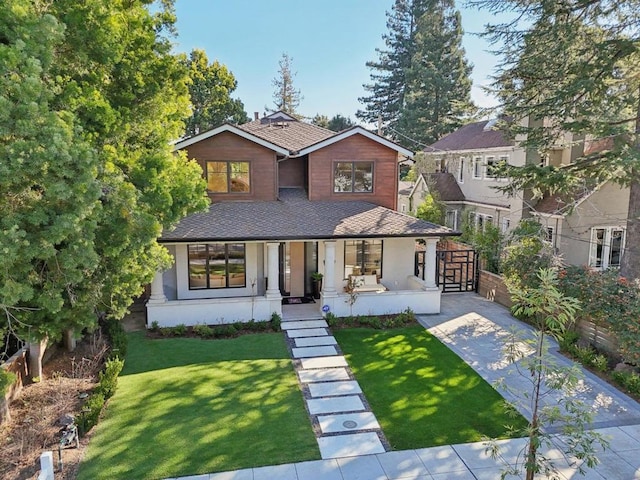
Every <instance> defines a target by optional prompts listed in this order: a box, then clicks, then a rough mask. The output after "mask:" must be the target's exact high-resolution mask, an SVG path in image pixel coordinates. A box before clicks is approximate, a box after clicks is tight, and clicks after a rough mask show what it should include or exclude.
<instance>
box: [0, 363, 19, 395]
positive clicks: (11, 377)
mask: <svg viewBox="0 0 640 480" xmlns="http://www.w3.org/2000/svg"><path fill="white" fill-rule="evenodd" d="M17 379H18V377H17V376H16V374H15V373H13V372H9V371H7V370H5V369H4V368H0V397H2V396H4V394H5V393H7V391H8V390H9V387H11V385H13V384H14V383H15V381H16V380H17Z"/></svg>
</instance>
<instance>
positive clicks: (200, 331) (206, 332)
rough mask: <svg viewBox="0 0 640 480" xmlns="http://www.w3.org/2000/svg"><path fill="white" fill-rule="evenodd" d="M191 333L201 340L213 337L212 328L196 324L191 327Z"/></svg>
mask: <svg viewBox="0 0 640 480" xmlns="http://www.w3.org/2000/svg"><path fill="white" fill-rule="evenodd" d="M193 333H195V334H196V335H198V336H199V337H203V338H208V337H213V328H211V327H209V326H208V325H203V324H198V325H195V326H194V327H193Z"/></svg>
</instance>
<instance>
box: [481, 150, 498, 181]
mask: <svg viewBox="0 0 640 480" xmlns="http://www.w3.org/2000/svg"><path fill="white" fill-rule="evenodd" d="M484 161H485V167H484V178H485V179H487V180H491V179H495V178H498V176H497V174H496V173H495V169H496V166H497V165H498V160H496V157H494V156H493V155H490V156H486V157H484Z"/></svg>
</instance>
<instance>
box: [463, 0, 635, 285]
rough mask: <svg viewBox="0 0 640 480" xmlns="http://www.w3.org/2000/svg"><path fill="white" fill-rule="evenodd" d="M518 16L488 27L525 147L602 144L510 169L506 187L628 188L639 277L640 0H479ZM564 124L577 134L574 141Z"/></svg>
mask: <svg viewBox="0 0 640 480" xmlns="http://www.w3.org/2000/svg"><path fill="white" fill-rule="evenodd" d="M473 4H474V5H477V6H480V7H483V8H487V9H489V10H490V11H492V12H509V13H511V14H512V15H510V17H512V18H515V20H513V21H511V22H508V23H504V24H498V25H490V26H488V29H487V31H486V35H487V36H488V37H489V38H490V39H491V40H492V41H494V42H496V43H498V44H500V53H501V54H502V61H501V63H500V64H499V66H498V70H497V73H496V76H495V82H494V85H493V87H494V91H495V93H496V94H497V96H498V98H499V100H500V102H501V108H502V109H503V110H504V112H505V113H507V114H509V115H511V116H512V117H514V118H515V119H529V121H528V122H525V123H524V125H523V124H522V123H520V122H514V123H513V125H512V133H513V134H514V135H516V134H521V135H523V136H524V138H526V141H525V142H524V144H523V146H525V147H527V148H529V149H530V150H532V151H537V152H542V153H544V152H547V151H550V150H551V149H553V148H557V146H558V145H564V146H572V145H574V144H575V143H581V142H582V141H583V140H584V139H585V138H587V139H588V138H592V139H594V140H596V141H599V143H600V145H601V147H602V148H599V149H596V150H594V151H592V152H591V153H589V151H587V152H586V154H585V155H583V156H582V157H580V158H578V159H577V160H576V161H575V162H573V163H572V164H569V165H563V166H560V167H553V166H548V167H543V166H540V165H539V164H538V163H533V162H532V163H531V164H529V165H526V166H525V167H523V168H509V169H508V171H507V172H505V173H506V174H507V175H509V176H510V177H511V178H512V181H511V182H510V185H509V186H508V187H507V188H506V190H507V191H518V190H522V189H524V188H534V189H535V190H537V191H538V192H539V193H542V192H544V191H545V190H547V191H550V192H558V191H559V192H562V191H571V190H572V189H573V188H575V187H576V186H578V185H583V184H585V183H586V184H593V183H594V182H602V181H605V180H611V181H614V182H616V183H618V184H621V185H625V186H628V187H629V188H630V200H629V210H628V215H627V233H626V235H627V237H626V242H625V246H626V248H625V251H624V253H623V256H622V264H621V270H620V271H621V274H622V275H624V276H627V277H631V278H640V95H639V93H640V81H639V79H640V38H638V31H639V30H640V1H639V0H590V1H570V0H563V1H547V0H528V1H526V2H522V1H520V0H476V1H474V2H473ZM565 132H570V133H572V134H573V138H574V139H575V140H574V143H571V144H567V143H566V137H565V136H564V134H565Z"/></svg>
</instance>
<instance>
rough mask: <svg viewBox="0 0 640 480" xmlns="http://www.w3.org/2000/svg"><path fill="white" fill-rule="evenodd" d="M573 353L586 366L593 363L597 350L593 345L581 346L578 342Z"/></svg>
mask: <svg viewBox="0 0 640 480" xmlns="http://www.w3.org/2000/svg"><path fill="white" fill-rule="evenodd" d="M571 354H572V355H574V356H575V357H576V358H577V359H578V361H579V362H580V363H582V364H583V365H585V366H590V365H593V360H594V359H595V357H596V351H595V349H594V348H593V347H592V346H591V345H587V346H581V345H577V344H576V345H574V346H573V348H572V350H571Z"/></svg>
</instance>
